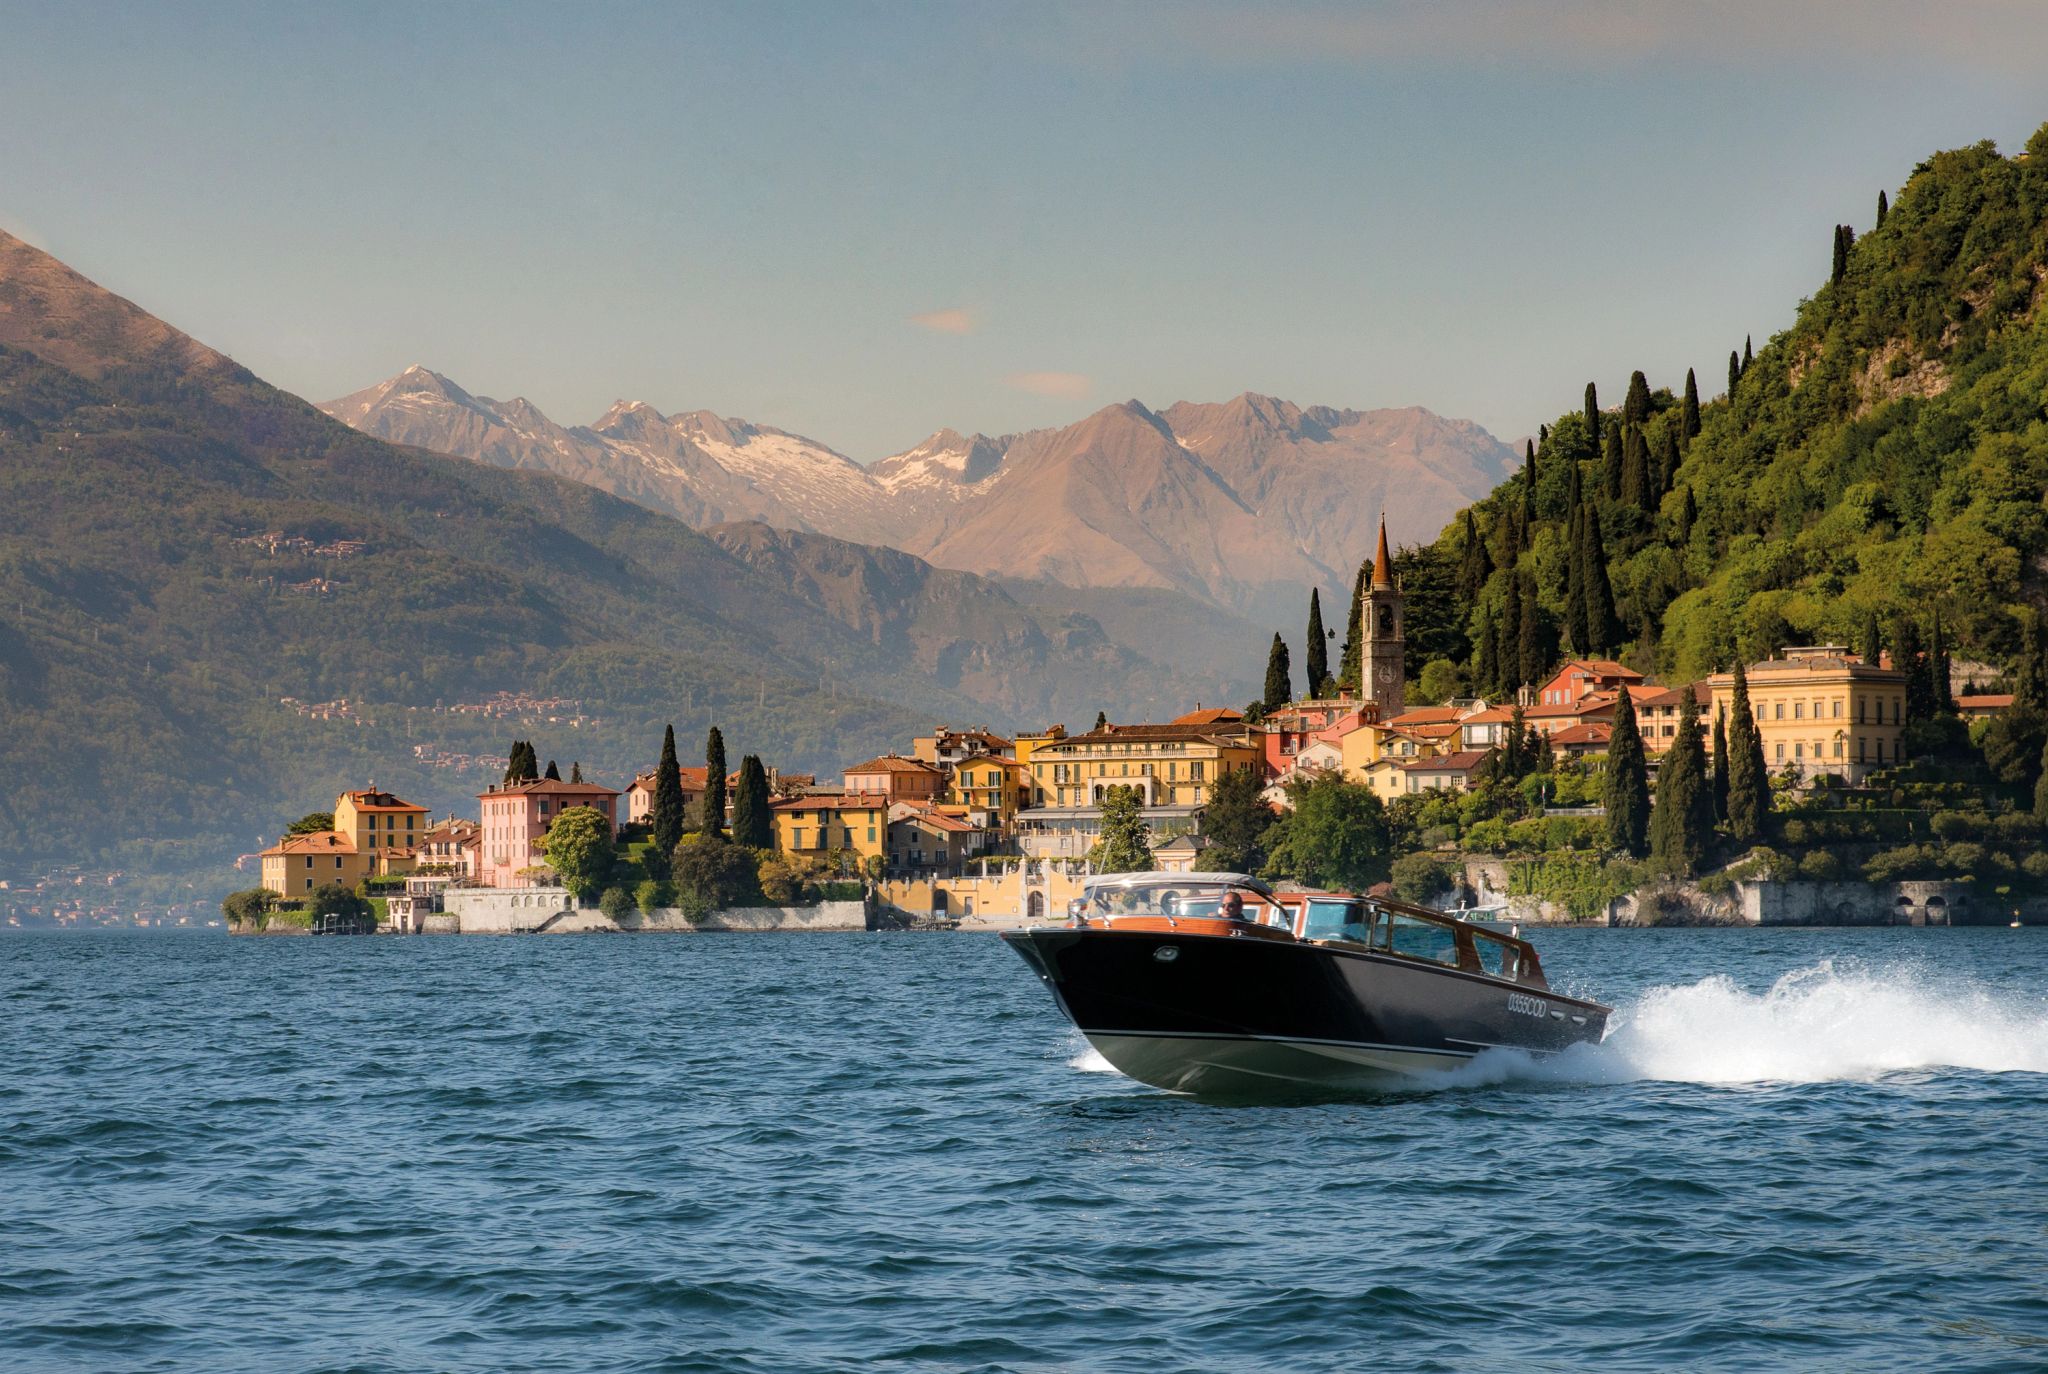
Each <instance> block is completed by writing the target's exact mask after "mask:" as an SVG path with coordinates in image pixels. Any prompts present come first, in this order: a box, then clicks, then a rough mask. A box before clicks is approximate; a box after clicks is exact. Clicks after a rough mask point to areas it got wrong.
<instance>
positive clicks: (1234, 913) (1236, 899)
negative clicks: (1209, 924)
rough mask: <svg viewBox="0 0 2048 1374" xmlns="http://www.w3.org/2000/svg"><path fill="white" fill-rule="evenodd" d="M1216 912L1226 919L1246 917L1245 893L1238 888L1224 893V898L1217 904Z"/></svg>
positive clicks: (1238, 919) (1235, 919)
mask: <svg viewBox="0 0 2048 1374" xmlns="http://www.w3.org/2000/svg"><path fill="white" fill-rule="evenodd" d="M1216 914H1217V915H1218V916H1220V917H1222V918H1223V919H1224V920H1226V921H1242V920H1243V919H1244V894H1243V893H1242V892H1239V891H1238V890H1237V889H1236V888H1234V887H1233V888H1231V889H1230V891H1228V892H1226V893H1224V894H1223V900H1222V901H1220V902H1218V903H1217V904H1216Z"/></svg>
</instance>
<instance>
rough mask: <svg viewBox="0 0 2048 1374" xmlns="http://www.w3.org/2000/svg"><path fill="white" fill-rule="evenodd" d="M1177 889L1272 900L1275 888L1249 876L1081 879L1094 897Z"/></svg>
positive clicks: (1100, 875) (1114, 875)
mask: <svg viewBox="0 0 2048 1374" xmlns="http://www.w3.org/2000/svg"><path fill="white" fill-rule="evenodd" d="M1152 887H1173V888H1179V889H1181V890H1182V891H1189V890H1200V891H1202V892H1204V893H1208V894H1210V895H1211V896H1212V897H1213V896H1217V895H1220V894H1221V892H1222V891H1223V890H1224V889H1227V888H1233V887H1235V888H1242V889H1243V890H1244V891H1246V892H1254V893H1257V894H1258V895H1259V896H1261V897H1271V896H1272V895H1273V889H1272V888H1270V887H1268V886H1267V885H1266V884H1265V882H1264V881H1263V880H1261V879H1258V878H1254V877H1253V876H1252V875H1251V874H1249V873H1160V872H1153V873H1097V874H1095V875H1093V876H1092V877H1088V878H1083V879H1082V880H1081V890H1082V891H1083V892H1085V893H1087V894H1088V895H1090V896H1093V895H1095V894H1096V893H1097V892H1102V891H1106V890H1110V889H1115V888H1125V889H1131V888H1152Z"/></svg>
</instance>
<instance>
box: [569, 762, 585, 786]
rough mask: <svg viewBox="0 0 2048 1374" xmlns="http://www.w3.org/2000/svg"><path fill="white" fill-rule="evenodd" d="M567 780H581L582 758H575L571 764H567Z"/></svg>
mask: <svg viewBox="0 0 2048 1374" xmlns="http://www.w3.org/2000/svg"><path fill="white" fill-rule="evenodd" d="M569 781H570V782H582V781H583V760H582V759H577V760H576V761H575V762H573V763H571V764H570V765H569Z"/></svg>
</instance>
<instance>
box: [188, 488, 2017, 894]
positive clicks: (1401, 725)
mask: <svg viewBox="0 0 2048 1374" xmlns="http://www.w3.org/2000/svg"><path fill="white" fill-rule="evenodd" d="M1391 566H1392V565H1391V562H1390V560H1389V557H1388V551H1387V543H1386V532H1385V529H1384V526H1383V527H1382V529H1381V531H1380V539H1379V546H1378V549H1377V551H1376V556H1375V558H1374V560H1373V561H1372V562H1371V563H1369V564H1367V565H1365V567H1364V568H1363V569H1361V572H1360V576H1359V579H1358V587H1357V590H1356V593H1355V596H1354V604H1353V607H1352V613H1351V617H1350V630H1349V634H1348V636H1347V638H1346V641H1345V645H1344V648H1343V651H1342V655H1341V659H1340V662H1339V665H1338V668H1337V671H1336V672H1335V673H1334V674H1333V673H1332V672H1331V671H1330V668H1329V662H1328V658H1327V653H1328V649H1327V640H1328V639H1331V638H1334V636H1326V635H1325V634H1324V632H1323V630H1322V625H1321V612H1320V606H1319V605H1318V604H1316V602H1315V601H1314V600H1312V603H1311V611H1310V626H1309V633H1308V640H1307V658H1308V663H1307V665H1306V666H1307V670H1308V671H1307V678H1308V681H1309V682H1310V683H1312V684H1316V687H1315V690H1312V691H1311V692H1309V693H1308V694H1306V695H1304V696H1296V695H1295V694H1294V692H1293V691H1292V674H1291V667H1290V664H1289V660H1288V652H1287V648H1286V645H1285V643H1284V641H1283V640H1282V639H1281V637H1280V636H1278V635H1276V636H1275V637H1274V644H1273V649H1272V657H1271V659H1270V661H1269V664H1268V674H1267V682H1266V691H1265V694H1264V696H1263V699H1262V700H1261V701H1259V702H1256V703H1253V704H1252V705H1250V706H1248V707H1247V708H1245V709H1243V710H1235V709H1229V708H1214V707H1211V708H1201V707H1197V708H1195V709H1192V710H1190V711H1189V712H1188V713H1187V714H1184V715H1181V716H1179V717H1177V718H1175V719H1172V720H1169V721H1166V722H1164V723H1148V724H1121V723H1115V722H1111V721H1109V720H1106V719H1103V718H1101V717H1099V716H1098V718H1097V720H1096V721H1095V724H1094V726H1093V727H1092V728H1091V729H1088V730H1086V731H1084V732H1079V733H1070V732H1069V731H1068V730H1067V729H1066V728H1065V727H1063V726H1059V725H1054V726H1050V727H1048V728H1045V729H1041V730H1037V731H1029V732H1024V733H1020V734H1017V735H1015V736H1014V737H1004V736H1001V735H998V734H996V733H994V732H992V731H990V730H989V729H986V728H965V729H953V728H940V729H937V730H935V731H934V732H933V733H932V734H930V735H927V736H924V737H921V738H918V739H916V740H914V741H912V742H911V746H910V750H909V752H907V753H902V754H897V753H891V754H888V755H885V756H883V757H879V758H874V759H869V760H867V761H865V762H862V763H857V764H854V765H852V766H849V767H847V768H846V769H845V770H844V772H843V774H842V776H841V777H840V778H838V779H836V780H827V781H823V782H821V781H820V780H818V779H817V778H815V777H812V776H803V775H792V774H787V773H780V772H778V771H777V770H775V769H774V768H772V767H770V766H769V765H767V764H765V763H764V762H763V761H762V760H761V759H760V758H758V757H756V756H753V755H748V756H746V757H745V758H743V759H742V760H741V763H740V766H739V767H738V768H737V769H731V768H729V765H728V760H727V758H726V754H725V744H724V741H723V739H722V737H721V735H720V732H719V731H718V730H716V729H713V730H712V731H711V733H710V737H709V740H708V741H707V749H706V759H705V763H704V764H703V765H702V766H692V767H684V766H682V765H681V763H680V762H679V760H678V758H677V756H676V750H675V740H674V731H673V729H671V730H670V731H669V732H668V736H667V738H666V740H665V741H664V743H663V747H662V754H661V759H660V761H659V763H657V764H656V765H655V766H654V767H652V768H650V769H647V770H645V771H643V772H641V773H639V774H638V775H637V776H636V777H634V778H633V779H632V780H631V781H630V782H629V783H627V784H626V785H625V787H623V788H614V787H610V786H607V785H605V784H603V783H600V782H596V781H592V780H588V779H586V778H584V777H583V776H582V771H581V768H580V766H572V770H571V774H570V776H569V777H568V778H567V779H563V778H562V777H561V776H560V773H559V770H558V768H557V767H556V765H555V764H554V763H552V762H550V763H549V764H548V765H547V767H546V769H545V771H543V770H542V769H541V767H540V765H539V759H538V757H537V755H536V754H535V751H534V749H533V746H532V744H531V743H530V742H525V741H520V742H515V743H514V745H513V748H512V753H511V759H510V763H509V765H508V767H507V769H506V771H505V776H504V779H503V781H502V782H501V783H499V784H496V785H493V786H491V787H490V788H488V789H487V790H485V791H484V792H482V793H481V794H479V795H478V797H477V802H478V808H479V810H478V814H477V815H476V816H475V817H472V818H457V817H450V818H447V819H444V820H440V821H434V820H433V819H432V818H431V817H430V816H429V815H428V813H427V811H426V809H425V808H424V807H420V806H416V805H413V804H411V803H409V802H407V801H405V800H404V799H402V798H400V797H397V796H394V795H392V794H390V793H388V792H382V791H378V790H376V789H375V788H374V787H371V788H367V789H363V790H358V791H348V792H344V793H342V794H341V795H340V796H339V797H338V798H336V800H335V803H334V807H333V810H332V811H331V812H319V813H313V814H311V815H308V816H307V817H305V818H303V819H302V820H301V821H299V822H297V823H295V824H294V825H293V826H292V827H291V829H290V831H289V832H288V833H287V834H285V835H284V836H283V837H282V838H281V839H280V840H279V842H278V843H277V844H275V845H273V846H271V847H270V848H269V849H267V850H265V851H264V852H263V854H262V855H261V867H262V884H261V886H260V887H258V888H254V889H251V890H248V891H244V892H238V893H236V894H234V895H233V896H231V897H230V898H228V900H227V902H226V903H225V907H224V910H225V914H226V915H227V917H228V919H229V923H230V927H231V928H232V929H234V930H236V931H239V932H244V933H248V932H257V931H263V932H273V933H283V932H287V931H306V930H362V931H367V930H371V929H378V930H388V931H397V932H407V933H421V932H432V933H469V932H479V933H482V932H492V933H515V932H534V931H541V930H593V929H594V930H608V929H661V928H674V929H685V928H689V929H704V928H771V927H772V928H789V927H799V928H860V927H862V926H872V925H875V924H878V923H879V924H905V925H922V924H935V925H947V926H952V925H960V924H967V925H977V924H980V925H999V924H1014V923H1018V922H1020V921H1021V922H1030V921H1035V920H1042V919H1044V918H1045V917H1046V916H1047V914H1048V913H1053V914H1055V915H1056V914H1057V913H1060V912H1062V911H1064V909H1065V904H1066V902H1067V901H1068V900H1069V899H1071V898H1072V897H1073V896H1074V895H1075V894H1076V893H1077V892H1078V891H1079V885H1080V882H1081V880H1082V878H1083V877H1085V876H1086V875H1087V874H1088V873H1091V872H1101V871H1110V872H1114V871H1124V870H1129V869H1140V868H1157V869H1164V870H1175V871H1191V870H1229V871H1244V872H1253V873H1260V874H1263V875H1264V876H1266V877H1267V878H1269V879H1272V880H1275V881H1278V882H1282V883H1291V884H1298V885H1303V886H1308V887H1315V888H1334V889H1341V890H1351V891H1365V890H1376V891H1381V892H1391V893H1393V894H1395V895H1398V896H1400V897H1402V898H1405V899H1408V900H1412V901H1420V902H1429V903H1435V904H1438V905H1444V906H1452V907H1466V908H1470V907H1480V908H1486V909H1490V910H1495V911H1502V912H1504V914H1505V915H1506V916H1507V917H1509V918H1510V919H1515V920H1520V921H1526V922H1543V921H1582V922H1604V923H1621V924H1655V923H1660V922H1714V923H1731V924H1732V923H1745V922H1747V923H1757V922H1764V923H1813V924H1863V923H1908V924H1915V925H1918V924H1959V923H1963V922H1966V921H1980V922H1990V921H1997V922H1999V923H2005V922H2006V921H2009V920H2011V919H2017V918H2019V917H2021V916H2023V915H2024V916H2027V917H2028V918H2030V919H2031V918H2033V917H2034V916H2035V915H2036V914H2037V913H2036V911H2035V907H2036V905H2037V904H2041V903H2043V902H2048V898H2044V896H2043V895H2042V894H2043V892H2044V890H2048V852H2044V850H2043V846H2041V845H2040V843H2039V840H2040V838H2041V836H2042V830H2043V824H2042V823H2043V819H2044V815H2043V813H2044V812H2048V785H2044V786H2043V787H2042V789H2041V792H2042V796H2041V797H2040V798H2038V799H2037V798H2035V797H2032V796H2022V795H2020V789H2019V787H2018V786H2017V785H2016V784H2015V781H2014V779H2015V777H2016V776H2018V775H2022V774H2023V773H2024V771H2025V765H2027V764H2031V763H2032V762H2033V759H2032V757H2028V758H2025V759H2023V760H2020V761H2018V762H2019V766H2018V767H2015V766H2014V764H2015V760H2013V759H2010V758H2007V757H2006V755H2010V754H2013V753H2014V752H2015V751H2016V750H2017V751H2020V752H2023V753H2024V752H2027V751H2031V752H2032V754H2034V755H2038V753H2039V752H2040V750H2041V748H2042V741H2041V739H2039V738H2038V736H2040V735H2041V734H2042V733H2043V731H2042V726H2041V723H2042V722H2043V721H2044V719H2048V671H2043V670H2042V669H2040V668H2039V667H2034V668H2033V670H2032V671H2027V670H2028V669H2029V667H2030V666H2031V665H2030V663H2026V662H2023V663H2022V665H2021V670H2022V671H2021V672H2020V673H2019V674H2018V675H2017V676H2018V677H2019V678H2020V679H2021V680H2020V681H2019V682H2017V683H2016V684H2014V690H2012V691H1979V690H1974V689H1973V690H1968V691H1964V692H1962V693H1957V692H1956V691H1955V690H1954V683H1955V681H1956V679H1957V677H1958V676H1959V675H1967V679H1968V681H1971V682H1977V681H1983V680H1986V679H1989V680H1990V681H1991V685H1993V686H1996V685H1999V684H1998V682H1997V680H1996V672H1995V670H1994V669H1992V668H1991V667H1989V666H1988V665H1960V664H1959V665H1951V664H1950V663H1949V662H1948V660H1947V654H1946V650H1945V648H1944V647H1943V645H1942V637H1941V630H1940V626H1939V623H1938V621H1937V623H1936V624H1935V625H1934V626H1933V628H1932V635H1931V638H1928V639H1923V638H1922V635H1921V631H1920V629H1919V627H1917V626H1916V625H1914V624H1912V623H1910V622H1907V621H1899V622H1895V623H1894V624H1893V626H1892V627H1891V631H1892V633H1891V639H1892V645H1891V647H1889V648H1887V647H1885V644H1884V642H1883V640H1882V637H1881V633H1880V631H1879V629H1878V627H1877V626H1876V624H1875V622H1873V623H1872V625H1871V626H1870V628H1869V630H1868V632H1867V634H1866V636H1865V639H1866V642H1865V643H1864V644H1863V645H1861V646H1858V647H1857V648H1855V649H1851V648H1850V647H1848V646H1844V645H1819V646H1810V647H1798V646H1788V647H1782V648H1780V649H1779V650H1778V651H1777V652H1775V653H1773V654H1771V655H1770V656H1769V657H1768V658H1765V659H1762V660H1760V661H1754V662H1749V663H1737V664H1735V665H1731V667H1730V669H1729V671H1727V672H1723V673H1716V674H1714V675H1712V676H1711V677H1709V678H1707V679H1705V680H1702V681H1698V682H1689V683H1676V684H1669V683H1660V682H1656V681H1653V680H1651V679H1650V678H1648V677H1646V676H1645V675H1644V674H1643V673H1641V672H1639V671H1637V670H1635V669H1633V668H1631V667H1629V666H1627V665H1625V664H1623V663H1620V662H1616V661H1613V660H1611V659H1603V658H1568V659H1566V660H1565V661H1563V662H1562V663H1559V664H1557V665H1555V666H1554V667H1553V669H1552V670H1551V671H1550V672H1549V674H1548V675H1547V676H1546V677H1545V678H1544V679H1543V680H1541V681H1540V682H1532V683H1530V684H1528V685H1526V686H1523V687H1521V688H1519V689H1518V690H1516V691H1515V692H1514V693H1512V694H1511V695H1510V696H1509V697H1508V699H1507V700H1504V701H1489V700H1486V699H1483V698H1478V697H1469V696H1456V695H1453V696H1451V697H1450V698H1449V699H1447V700H1443V701H1441V702H1432V703H1430V704H1427V705H1421V706H1415V707H1410V706H1409V705H1408V703H1407V700H1406V697H1407V694H1408V692H1409V690H1410V687H1409V678H1408V672H1407V668H1408V665H1407V661H1406V645H1405V642H1404V636H1403V623H1404V619H1405V610H1406V608H1405V606H1404V596H1403V592H1402V590H1401V588H1400V587H1398V586H1397V585H1396V584H1395V582H1394V580H1393V578H1392V577H1391V576H1390V574H1389V571H1388V570H1389V569H1390V568H1391ZM2042 638H2043V637H2042V636H2038V635H2037V636H2034V639H2035V641H2036V643H2035V644H2034V645H2033V647H2032V648H2031V649H2030V653H2034V652H2038V651H2040V648H2041V646H2040V644H2039V643H2038V641H2039V640H2040V639H2042ZM1923 644H1924V645H1925V647H1923ZM1431 666H1432V669H1434V668H1435V666H1436V665H1431ZM1437 675H1438V674H1436V673H1434V672H1432V671H1425V672H1424V673H1423V674H1422V677H1423V679H1424V680H1425V681H1424V683H1423V684H1422V685H1423V686H1424V687H1425V688H1426V687H1427V686H1428V681H1427V680H1428V679H1430V678H1432V677H1433V676H1437ZM2016 698H2017V700H2018V706H2017V708H2016V707H2015V701H2016ZM2037 698H2041V699H2040V700H2037ZM2023 730H2024V731H2031V733H2030V734H2028V735H2027V737H2026V738H2025V739H2018V738H2016V737H2017V736H2018V735H2019V734H2021V733H2022V732H2023ZM2002 773H2003V776H2002Z"/></svg>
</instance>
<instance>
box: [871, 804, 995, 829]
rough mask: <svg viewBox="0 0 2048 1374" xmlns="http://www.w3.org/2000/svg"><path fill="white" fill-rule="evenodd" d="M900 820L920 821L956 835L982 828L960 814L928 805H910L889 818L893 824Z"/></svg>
mask: <svg viewBox="0 0 2048 1374" xmlns="http://www.w3.org/2000/svg"><path fill="white" fill-rule="evenodd" d="M898 821H920V822H922V823H924V824H926V825H929V826H931V827H932V828H933V829H935V830H944V831H947V832H948V833H950V834H954V835H971V834H973V833H974V832H975V831H977V830H979V829H981V827H980V826H978V825H974V824H972V823H971V822H968V821H963V820H961V819H960V818H959V817H958V816H948V815H947V814H946V813H945V812H943V811H935V810H933V809H932V808H931V807H928V806H913V807H908V808H906V809H905V810H904V813H903V814H902V815H900V816H891V817H890V818H889V824H891V825H895V824H896V823H897V822H898Z"/></svg>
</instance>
